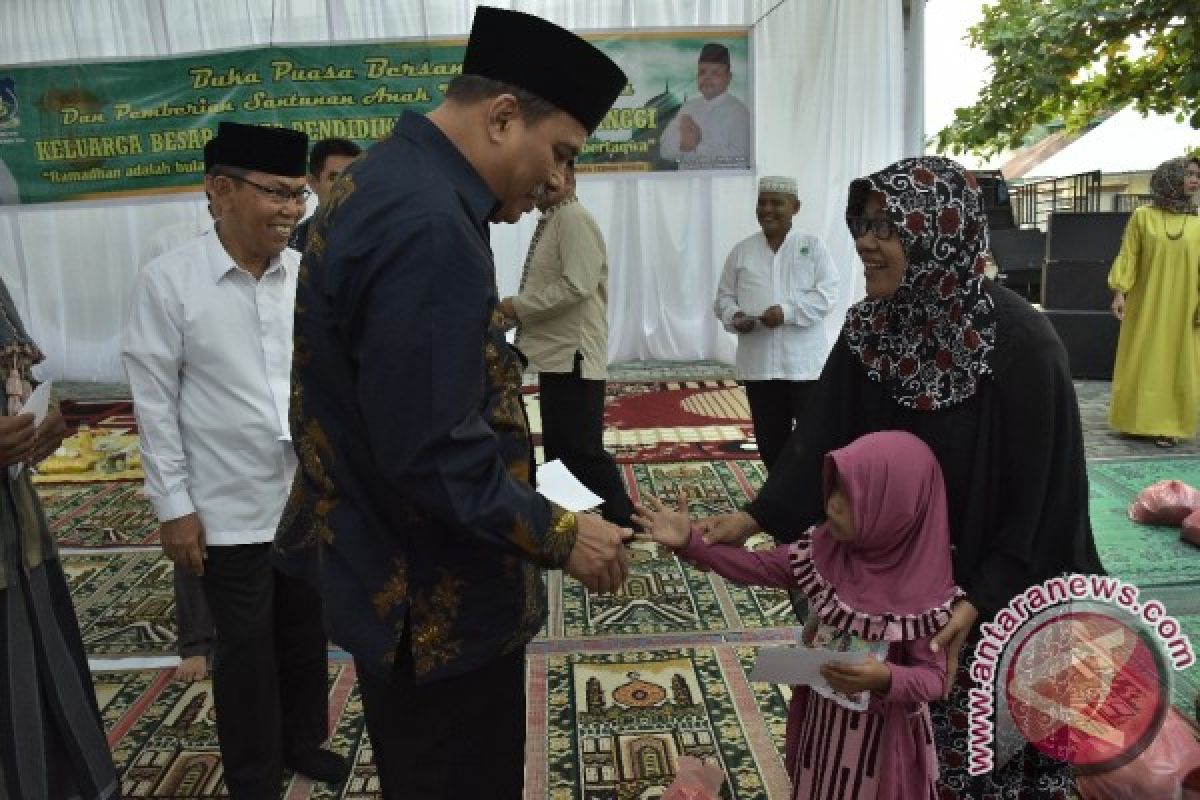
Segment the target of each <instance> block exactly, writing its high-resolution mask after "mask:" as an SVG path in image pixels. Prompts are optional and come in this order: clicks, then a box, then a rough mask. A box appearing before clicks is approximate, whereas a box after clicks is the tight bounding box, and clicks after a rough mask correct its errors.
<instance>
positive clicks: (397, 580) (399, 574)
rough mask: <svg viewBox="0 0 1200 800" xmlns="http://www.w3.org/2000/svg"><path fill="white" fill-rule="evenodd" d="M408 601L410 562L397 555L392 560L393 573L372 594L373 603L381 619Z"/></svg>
mask: <svg viewBox="0 0 1200 800" xmlns="http://www.w3.org/2000/svg"><path fill="white" fill-rule="evenodd" d="M407 601H408V562H406V561H405V560H404V556H403V555H399V556H396V558H395V559H394V560H393V561H392V575H391V577H390V578H388V579H387V583H385V584H384V585H383V588H382V589H380V590H379V591H378V592H375V594H373V595H371V605H372V606H374V607H375V613H376V614H377V615H378V616H379V618H380V619H386V618H387V616H388V614H390V613H391V611H392V609H394V608H395V607H396V606H398V605H400V604H401V603H404V602H407Z"/></svg>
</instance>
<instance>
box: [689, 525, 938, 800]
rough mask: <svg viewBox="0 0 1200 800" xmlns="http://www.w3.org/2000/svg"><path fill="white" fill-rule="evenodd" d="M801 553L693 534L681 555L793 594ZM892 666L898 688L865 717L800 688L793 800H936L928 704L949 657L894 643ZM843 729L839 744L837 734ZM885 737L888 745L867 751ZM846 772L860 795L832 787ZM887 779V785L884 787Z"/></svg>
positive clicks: (793, 737) (790, 761)
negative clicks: (795, 560) (712, 542)
mask: <svg viewBox="0 0 1200 800" xmlns="http://www.w3.org/2000/svg"><path fill="white" fill-rule="evenodd" d="M794 549H795V548H794V547H793V546H792V545H783V546H781V547H775V548H772V549H770V550H746V549H745V548H742V547H732V546H730V545H722V544H718V545H712V546H709V545H706V544H705V543H704V540H703V539H702V538H701V537H700V534H699V532H698V531H696V530H693V531H692V536H691V539H690V540H689V541H688V544H687V546H686V547H684V548H683V549H682V550H681V551H680V553H679V554H680V555H681V556H683V557H684V558H687V559H688V560H690V561H694V562H696V563H697V564H700V565H701V566H704V567H708V568H710V569H712V570H713V571H714V572H716V573H717V574H718V575H721V576H722V577H724V578H728V579H729V580H731V581H735V582H737V583H747V584H753V585H755V586H772V587H775V588H779V589H787V588H791V587H794V586H796V584H797V582H796V577H795V574H794V573H793V572H792V556H793V552H794ZM887 664H888V668H889V669H890V670H891V673H892V683H891V688H890V689H889V690H888V692H887V694H886V695H883V696H882V697H880V698H878V699H877V701H875V702H872V704H871V706H870V707H869V708H868V709H867V710H866V711H850V710H848V709H845V708H842V707H841V706H838V705H837V704H836V703H833V702H832V701H829V700H826V699H825V698H824V697H821V696H820V695H818V694H815V693H813V692H810V691H808V689H807V688H806V687H803V686H797V687H795V688H794V690H793V693H792V702H791V705H790V706H789V708H788V723H787V740H786V743H785V745H784V763H785V764H786V765H787V768H788V774H789V775H791V776H792V786H793V790H794V794H793V797H794V800H823V798H842V797H854V798H858V800H871V798H875V800H923V798H930V797H933V796H934V795H933V794H932V792H933V791H934V786H935V782H936V780H937V751H936V750H935V749H934V746H933V737H932V734H931V733H930V731H931V728H930V723H929V705H928V703H929V701H931V700H936V699H938V698H940V697H941V695H942V686H943V685H944V681H945V680H946V659H945V654H944V653H942V654H935V653H933V652H932V651H930V649H929V638H928V637H925V638H921V639H916V640H911V641H905V642H893V643H892V645H891V647H890V648H889V649H888V655H887ZM834 721H836V722H837V724H836V726H835V725H834V724H833V723H834ZM843 721H844V722H845V727H843V725H842V722H843ZM843 730H844V731H845V733H844V734H843V735H842V737H841V738H840V739H839V738H838V736H837V734H835V733H834V731H843ZM880 730H882V737H881V746H879V747H878V748H875V747H869V746H867V745H869V744H872V743H873V742H872V741H871V740H872V739H873V738H874V737H875V736H876V735H879V731H880ZM843 770H844V771H845V773H844V774H846V775H847V776H848V778H847V780H848V781H849V784H848V785H849V786H851V787H857V789H856V793H841V792H840V790H839V788H838V786H840V784H836V785H835V784H830V783H829V781H828V778H829V776H831V775H842V774H843ZM881 776H886V778H887V779H886V780H883V781H879V778H880V777H881ZM848 791H849V790H848V789H847V792H848Z"/></svg>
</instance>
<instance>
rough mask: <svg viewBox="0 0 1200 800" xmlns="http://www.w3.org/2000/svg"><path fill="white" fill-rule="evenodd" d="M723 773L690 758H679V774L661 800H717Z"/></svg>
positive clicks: (723, 777) (710, 765) (719, 769)
mask: <svg viewBox="0 0 1200 800" xmlns="http://www.w3.org/2000/svg"><path fill="white" fill-rule="evenodd" d="M724 782H725V773H723V772H721V768H720V767H717V766H714V765H712V764H706V763H705V762H703V761H701V760H700V759H698V758H694V757H692V756H680V757H679V772H678V773H677V774H676V776H675V780H674V781H672V783H671V785H670V786H668V787H667V790H666V791H665V792H663V795H662V800H718V797H719V796H720V792H721V784H722V783H724Z"/></svg>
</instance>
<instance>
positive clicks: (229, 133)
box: [204, 122, 308, 178]
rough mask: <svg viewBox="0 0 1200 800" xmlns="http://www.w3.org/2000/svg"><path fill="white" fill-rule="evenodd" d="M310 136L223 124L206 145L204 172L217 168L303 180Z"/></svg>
mask: <svg viewBox="0 0 1200 800" xmlns="http://www.w3.org/2000/svg"><path fill="white" fill-rule="evenodd" d="M307 163H308V134H305V133H301V132H300V131H294V130H291V129H289V128H268V127H266V126H263V125H242V124H241V123H238V122H222V123H221V124H220V125H218V126H217V135H216V136H215V137H213V138H212V139H209V140H208V142H207V143H205V145H204V171H205V172H208V171H209V170H211V169H212V168H213V167H214V166H215V165H217V164H223V165H225V166H227V167H241V168H242V169H247V170H250V171H251V172H265V173H267V174H268V175H281V176H283V177H285V178H303V177H304V170H305V167H306V165H307Z"/></svg>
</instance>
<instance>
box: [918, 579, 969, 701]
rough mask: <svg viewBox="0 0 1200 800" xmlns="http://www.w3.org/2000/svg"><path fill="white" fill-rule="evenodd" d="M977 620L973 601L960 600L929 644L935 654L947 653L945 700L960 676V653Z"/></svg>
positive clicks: (943, 693)
mask: <svg viewBox="0 0 1200 800" xmlns="http://www.w3.org/2000/svg"><path fill="white" fill-rule="evenodd" d="M977 619H979V611H978V610H977V609H976V608H975V606H973V605H971V601H970V600H967V599H965V598H964V599H962V600H959V601H958V602H957V603H955V604H954V612H953V613H952V614H951V615H950V621H949V622H947V623H946V627H944V628H942V629H941V630H940V631H938V632H937V635H936V636H934V637H933V639H932V640H931V641H930V642H929V649H930V650H932V651H933V652H935V653H940V652H942V651H943V650H945V651H946V687H945V689H943V690H942V698H943V699H945V698H948V697H950V687H952V686H953V685H954V679H955V677H956V676H957V675H958V656H959V653H961V652H962V646H963V643H964V642H965V641H966V640H967V635H968V634H970V633H971V628H973V627H974V626H975V620H977Z"/></svg>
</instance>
